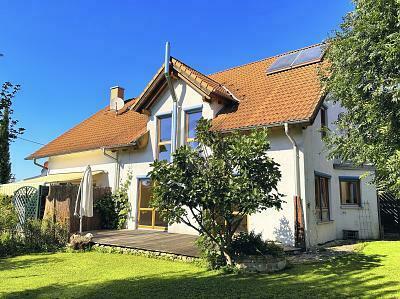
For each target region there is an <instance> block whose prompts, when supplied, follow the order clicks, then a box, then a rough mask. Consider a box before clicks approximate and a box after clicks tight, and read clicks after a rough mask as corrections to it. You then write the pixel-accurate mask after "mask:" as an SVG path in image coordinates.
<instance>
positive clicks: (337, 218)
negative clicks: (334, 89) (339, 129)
mask: <svg viewBox="0 0 400 299" xmlns="http://www.w3.org/2000/svg"><path fill="white" fill-rule="evenodd" d="M325 105H326V106H327V116H328V117H327V118H328V123H329V126H330V128H333V124H332V122H333V121H334V120H336V119H337V117H338V115H339V113H340V112H341V111H343V110H342V108H341V107H340V106H339V104H334V103H333V102H332V101H330V100H327V101H325ZM320 128H321V116H320V112H319V113H318V115H317V116H316V118H315V121H314V123H313V124H312V125H311V126H309V127H307V128H306V129H305V130H304V144H305V145H306V147H305V153H306V154H305V160H304V162H305V173H304V177H305V188H306V192H305V197H304V198H303V199H304V201H305V205H306V215H307V216H308V217H307V220H306V226H307V231H306V242H307V244H308V245H309V246H310V245H311V246H313V245H316V244H320V243H325V242H328V241H331V240H334V239H341V238H343V230H358V231H359V232H360V238H378V237H379V218H378V208H377V193H376V189H375V186H374V185H372V184H370V180H371V176H369V177H365V178H364V177H362V179H361V181H360V187H361V207H346V206H341V204H340V189H339V176H351V177H361V176H363V175H364V174H365V173H366V172H367V173H369V171H366V170H362V169H361V170H360V169H358V170H353V169H343V170H338V169H334V167H333V161H332V160H327V150H326V148H325V145H324V144H323V142H322V140H321V132H320ZM315 172H318V173H323V174H325V175H328V176H330V183H329V198H330V221H326V222H320V221H319V220H318V219H317V218H318V217H317V211H316V208H315V205H316V203H315V190H314V189H315V186H314V177H315ZM371 175H373V174H371Z"/></svg>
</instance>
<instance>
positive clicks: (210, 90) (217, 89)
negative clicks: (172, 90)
mask: <svg viewBox="0 0 400 299" xmlns="http://www.w3.org/2000/svg"><path fill="white" fill-rule="evenodd" d="M171 68H172V71H173V75H174V76H175V77H179V78H181V79H183V80H184V81H186V82H187V83H188V84H190V85H191V86H192V87H193V88H194V89H195V90H197V91H198V92H199V93H201V94H202V95H203V96H205V97H206V98H207V99H208V100H210V99H212V98H215V99H224V100H227V101H232V102H237V99H236V97H235V96H234V95H233V93H231V92H230V91H229V90H228V89H227V88H226V87H224V86H222V85H221V84H220V83H218V82H217V81H215V80H213V79H212V78H210V77H207V76H206V75H204V74H202V73H200V72H199V71H197V70H195V69H193V68H191V67H190V66H188V65H186V64H184V63H183V62H181V61H179V60H178V59H176V58H173V57H171ZM165 87H166V79H165V76H164V64H163V65H162V66H161V68H160V69H159V70H158V71H157V73H156V74H155V75H154V77H153V79H151V81H150V82H149V83H148V84H147V86H146V87H145V89H144V90H143V92H142V93H141V94H140V95H139V97H138V98H137V101H136V104H135V105H134V106H133V107H132V109H134V110H135V111H142V110H143V109H145V110H147V109H149V107H150V106H151V105H152V104H153V102H154V101H155V100H156V98H157V95H159V94H160V92H161V91H163V90H164V88H165Z"/></svg>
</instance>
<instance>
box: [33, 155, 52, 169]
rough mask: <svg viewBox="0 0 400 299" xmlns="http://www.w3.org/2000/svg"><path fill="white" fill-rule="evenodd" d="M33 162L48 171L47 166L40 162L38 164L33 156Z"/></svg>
mask: <svg viewBox="0 0 400 299" xmlns="http://www.w3.org/2000/svg"><path fill="white" fill-rule="evenodd" d="M33 164H35V165H36V166H39V167H40V168H42V169H45V170H46V172H48V171H49V169H48V168H47V167H45V166H44V165H42V164H39V163H38V162H37V159H36V158H35V159H33Z"/></svg>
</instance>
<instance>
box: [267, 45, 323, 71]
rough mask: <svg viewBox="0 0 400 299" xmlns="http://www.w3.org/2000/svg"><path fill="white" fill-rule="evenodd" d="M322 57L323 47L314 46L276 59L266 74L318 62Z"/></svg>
mask: <svg viewBox="0 0 400 299" xmlns="http://www.w3.org/2000/svg"><path fill="white" fill-rule="evenodd" d="M323 55H324V49H323V45H318V46H314V47H311V48H307V49H304V50H300V51H297V52H294V53H290V54H286V55H283V56H280V57H279V58H277V59H276V60H275V61H274V62H273V63H272V64H271V65H270V67H269V68H268V69H267V74H272V73H275V72H278V71H282V70H286V69H291V68H294V67H296V66H299V65H304V64H309V63H313V62H317V61H320V60H321V58H322V56H323Z"/></svg>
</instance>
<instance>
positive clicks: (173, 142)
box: [164, 42, 178, 153]
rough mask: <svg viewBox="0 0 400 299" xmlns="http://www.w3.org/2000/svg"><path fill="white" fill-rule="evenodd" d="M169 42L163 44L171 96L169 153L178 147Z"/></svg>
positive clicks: (175, 104) (166, 77) (166, 76)
mask: <svg viewBox="0 0 400 299" xmlns="http://www.w3.org/2000/svg"><path fill="white" fill-rule="evenodd" d="M169 48H170V47H169V42H167V43H166V44H165V62H164V75H165V79H166V80H167V84H168V88H169V91H170V93H171V96H172V101H173V102H172V124H171V153H174V152H175V150H176V148H177V147H178V99H177V97H176V94H175V89H174V86H173V84H172V79H171V75H170V62H171V56H170V54H169V52H170V50H169Z"/></svg>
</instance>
